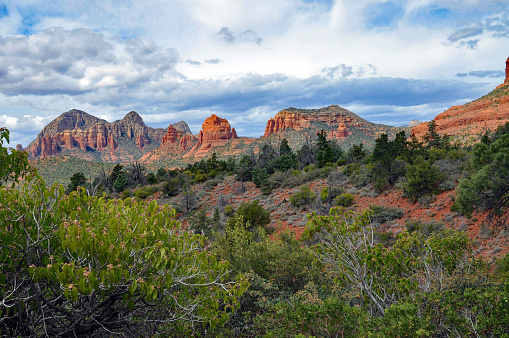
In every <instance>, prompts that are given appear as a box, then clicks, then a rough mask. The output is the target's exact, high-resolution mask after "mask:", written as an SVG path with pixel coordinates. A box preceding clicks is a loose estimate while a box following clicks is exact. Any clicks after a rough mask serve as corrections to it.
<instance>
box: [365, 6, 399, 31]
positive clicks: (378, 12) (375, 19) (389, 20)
mask: <svg viewBox="0 0 509 338" xmlns="http://www.w3.org/2000/svg"><path fill="white" fill-rule="evenodd" d="M363 13H364V20H365V24H366V27H367V28H369V29H375V28H391V27H394V26H395V25H396V24H397V23H398V22H399V20H400V19H401V18H402V17H403V15H404V13H405V11H404V9H403V7H402V6H401V5H400V4H398V3H396V2H392V1H387V2H384V3H371V4H369V5H367V6H366V7H365V8H364V12H363Z"/></svg>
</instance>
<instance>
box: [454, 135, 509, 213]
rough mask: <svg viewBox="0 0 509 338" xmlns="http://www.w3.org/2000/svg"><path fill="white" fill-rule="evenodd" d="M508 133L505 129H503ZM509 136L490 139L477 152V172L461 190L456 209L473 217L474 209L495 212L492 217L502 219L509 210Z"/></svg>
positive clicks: (473, 164) (475, 154)
mask: <svg viewBox="0 0 509 338" xmlns="http://www.w3.org/2000/svg"><path fill="white" fill-rule="evenodd" d="M502 130H504V129H502ZM507 149H509V133H505V134H500V135H499V136H498V137H497V138H496V139H494V140H492V139H490V138H489V137H488V136H486V137H484V138H483V142H481V143H479V144H477V145H476V146H475V148H474V150H473V153H474V156H473V159H472V166H473V169H474V170H475V172H474V173H473V174H472V175H471V176H470V177H469V178H467V179H464V180H461V181H460V184H459V186H458V195H457V198H456V203H455V204H456V206H457V207H458V209H459V210H460V211H461V212H463V213H464V214H467V215H470V214H471V213H472V211H473V210H474V208H479V209H491V210H492V213H491V215H492V216H495V215H501V214H502V209H503V208H505V207H507V206H509V151H508V150H507Z"/></svg>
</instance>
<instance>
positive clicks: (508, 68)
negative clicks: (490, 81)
mask: <svg viewBox="0 0 509 338" xmlns="http://www.w3.org/2000/svg"><path fill="white" fill-rule="evenodd" d="M504 83H509V58H507V60H505V80H504Z"/></svg>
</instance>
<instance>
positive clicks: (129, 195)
mask: <svg viewBox="0 0 509 338" xmlns="http://www.w3.org/2000/svg"><path fill="white" fill-rule="evenodd" d="M128 197H131V190H129V189H126V190H124V191H122V199H123V200H125V199H126V198H128Z"/></svg>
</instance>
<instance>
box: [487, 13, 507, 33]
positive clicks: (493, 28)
mask: <svg viewBox="0 0 509 338" xmlns="http://www.w3.org/2000/svg"><path fill="white" fill-rule="evenodd" d="M485 26H486V30H487V31H489V32H492V33H493V37H495V38H507V37H509V15H508V13H507V12H504V13H501V14H500V16H498V17H494V18H488V19H487V20H486V22H485Z"/></svg>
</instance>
